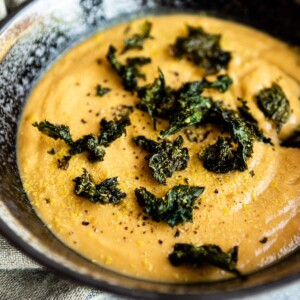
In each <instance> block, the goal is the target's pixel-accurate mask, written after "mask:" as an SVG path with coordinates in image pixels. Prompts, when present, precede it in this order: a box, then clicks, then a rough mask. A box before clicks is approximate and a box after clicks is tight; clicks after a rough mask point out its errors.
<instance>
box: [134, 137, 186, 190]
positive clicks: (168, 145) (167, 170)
mask: <svg viewBox="0 0 300 300" xmlns="http://www.w3.org/2000/svg"><path fill="white" fill-rule="evenodd" d="M133 142H134V143H135V144H137V145H138V146H140V147H142V148H143V149H144V150H145V151H147V152H149V155H147V156H146V157H145V158H146V159H147V160H148V162H149V167H150V169H151V172H152V175H153V177H154V179H155V180H156V181H157V182H159V183H161V184H164V185H166V184H167V178H170V177H172V175H173V174H174V172H176V171H181V170H184V169H185V168H186V167H187V165H188V161H189V153H188V149H187V148H182V145H183V138H182V137H181V136H179V137H177V138H176V139H175V140H174V142H173V143H172V142H170V141H166V140H164V141H163V142H162V143H157V142H155V141H153V140H150V139H147V138H145V137H144V136H138V137H135V138H133Z"/></svg>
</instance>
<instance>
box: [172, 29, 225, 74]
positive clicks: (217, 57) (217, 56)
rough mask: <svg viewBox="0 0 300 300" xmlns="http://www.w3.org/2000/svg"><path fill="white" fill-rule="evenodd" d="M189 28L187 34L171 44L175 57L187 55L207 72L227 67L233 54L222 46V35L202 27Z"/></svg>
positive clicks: (215, 71)
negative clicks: (206, 30) (209, 31)
mask: <svg viewBox="0 0 300 300" xmlns="http://www.w3.org/2000/svg"><path fill="white" fill-rule="evenodd" d="M187 30H188V33H187V36H183V37H178V38H177V40H176V41H175V44H174V45H172V46H171V50H172V53H173V55H174V56H175V57H177V58H182V57H186V58H187V59H188V60H190V61H192V62H193V63H194V64H195V65H197V66H199V67H202V68H204V69H205V70H206V74H215V73H218V72H219V71H220V70H222V69H227V67H228V64H229V61H230V59H231V54H230V52H228V51H224V50H223V49H222V48H221V46H220V39H221V35H219V34H210V33H207V32H205V31H204V30H203V28H202V27H192V26H188V27H187Z"/></svg>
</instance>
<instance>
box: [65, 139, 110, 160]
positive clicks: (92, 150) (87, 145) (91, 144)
mask: <svg viewBox="0 0 300 300" xmlns="http://www.w3.org/2000/svg"><path fill="white" fill-rule="evenodd" d="M83 152H87V153H88V160H89V161H90V162H97V161H103V159H104V156H105V150H104V149H103V148H102V147H101V145H100V144H99V142H98V138H97V137H96V136H95V135H93V134H88V135H84V136H83V137H82V138H80V139H78V140H76V141H75V142H74V143H73V145H72V147H71V150H69V153H70V154H71V155H75V154H79V153H83Z"/></svg>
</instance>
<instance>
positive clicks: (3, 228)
mask: <svg viewBox="0 0 300 300" xmlns="http://www.w3.org/2000/svg"><path fill="white" fill-rule="evenodd" d="M41 1H44V0H27V1H25V2H24V3H22V4H20V5H19V6H18V7H17V8H15V9H14V10H13V11H12V12H10V13H8V15H7V16H6V17H5V18H4V19H2V20H1V21H0V38H1V36H2V34H3V33H4V32H5V31H6V30H7V29H9V26H10V25H12V24H13V22H14V21H15V20H16V19H17V18H18V17H21V16H22V14H23V13H24V12H25V11H27V10H29V9H30V7H31V6H33V5H34V4H35V3H37V2H41ZM8 51H9V50H8ZM5 56H6V54H4V57H5ZM0 63H1V61H0ZM0 200H1V199H0ZM0 233H1V234H2V235H3V237H4V238H5V239H7V240H8V241H9V242H10V243H11V244H12V245H13V246H14V247H15V248H17V249H18V250H20V251H21V252H22V253H23V254H25V255H27V256H28V257H30V258H31V259H33V260H34V261H36V262H38V263H39V264H40V265H41V266H44V267H46V268H47V269H49V270H50V271H52V272H53V273H55V274H56V275H57V276H58V277H59V278H61V279H67V280H69V281H73V282H75V283H77V284H78V285H86V286H88V287H91V288H96V289H98V290H99V289H101V290H103V291H105V292H110V293H113V294H117V295H121V296H125V297H126V296H127V297H128V296H130V297H133V298H136V299H143V298H140V297H141V296H142V297H144V299H162V298H163V299H170V300H171V299H172V300H173V299H182V298H184V299H205V300H208V299H211V300H221V299H237V298H239V299H241V298H243V297H247V296H250V295H251V296H256V295H258V294H260V293H262V292H269V291H271V290H273V291H274V290H278V289H280V288H282V287H285V286H287V285H288V284H292V283H295V282H296V281H297V280H298V281H299V283H300V270H299V271H297V272H296V273H294V274H292V275H288V276H286V277H283V278H280V279H276V280H275V281H270V282H265V283H262V284H259V285H257V286H252V287H247V288H240V289H236V290H231V291H225V292H221V291H218V292H211V293H209V294H189V295H186V294H172V293H169V292H168V293H162V292H155V291H149V290H143V289H140V288H139V289H136V290H133V289H131V288H130V287H126V286H121V285H113V284H110V283H109V282H107V281H101V280H97V279H93V278H92V277H90V276H88V275H84V274H80V273H77V272H76V271H74V270H72V269H70V268H68V267H66V266H63V265H61V264H59V263H58V262H56V261H55V260H54V259H51V258H50V257H48V256H46V255H44V254H42V253H41V252H39V251H37V250H36V249H35V248H34V247H33V246H31V245H30V244H29V243H27V242H26V241H24V240H23V239H21V238H20V237H19V236H18V235H17V233H16V232H15V231H14V230H13V229H12V228H10V227H9V226H8V225H7V224H6V223H5V221H4V220H2V217H1V215H0ZM275 265H276V263H275ZM258 272H259V271H258ZM134 280H135V279H134ZM136 280H137V281H138V280H139V279H138V278H137V279H136Z"/></svg>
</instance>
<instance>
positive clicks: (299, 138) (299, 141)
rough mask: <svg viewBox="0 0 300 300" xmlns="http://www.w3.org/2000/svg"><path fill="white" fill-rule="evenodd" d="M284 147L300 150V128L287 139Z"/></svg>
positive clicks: (282, 144) (283, 144)
mask: <svg viewBox="0 0 300 300" xmlns="http://www.w3.org/2000/svg"><path fill="white" fill-rule="evenodd" d="M280 145H281V146H282V147H290V148H300V128H299V129H296V130H295V131H294V132H293V133H292V134H291V135H290V136H289V137H288V138H287V139H285V140H284V141H282V142H281V144H280Z"/></svg>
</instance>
